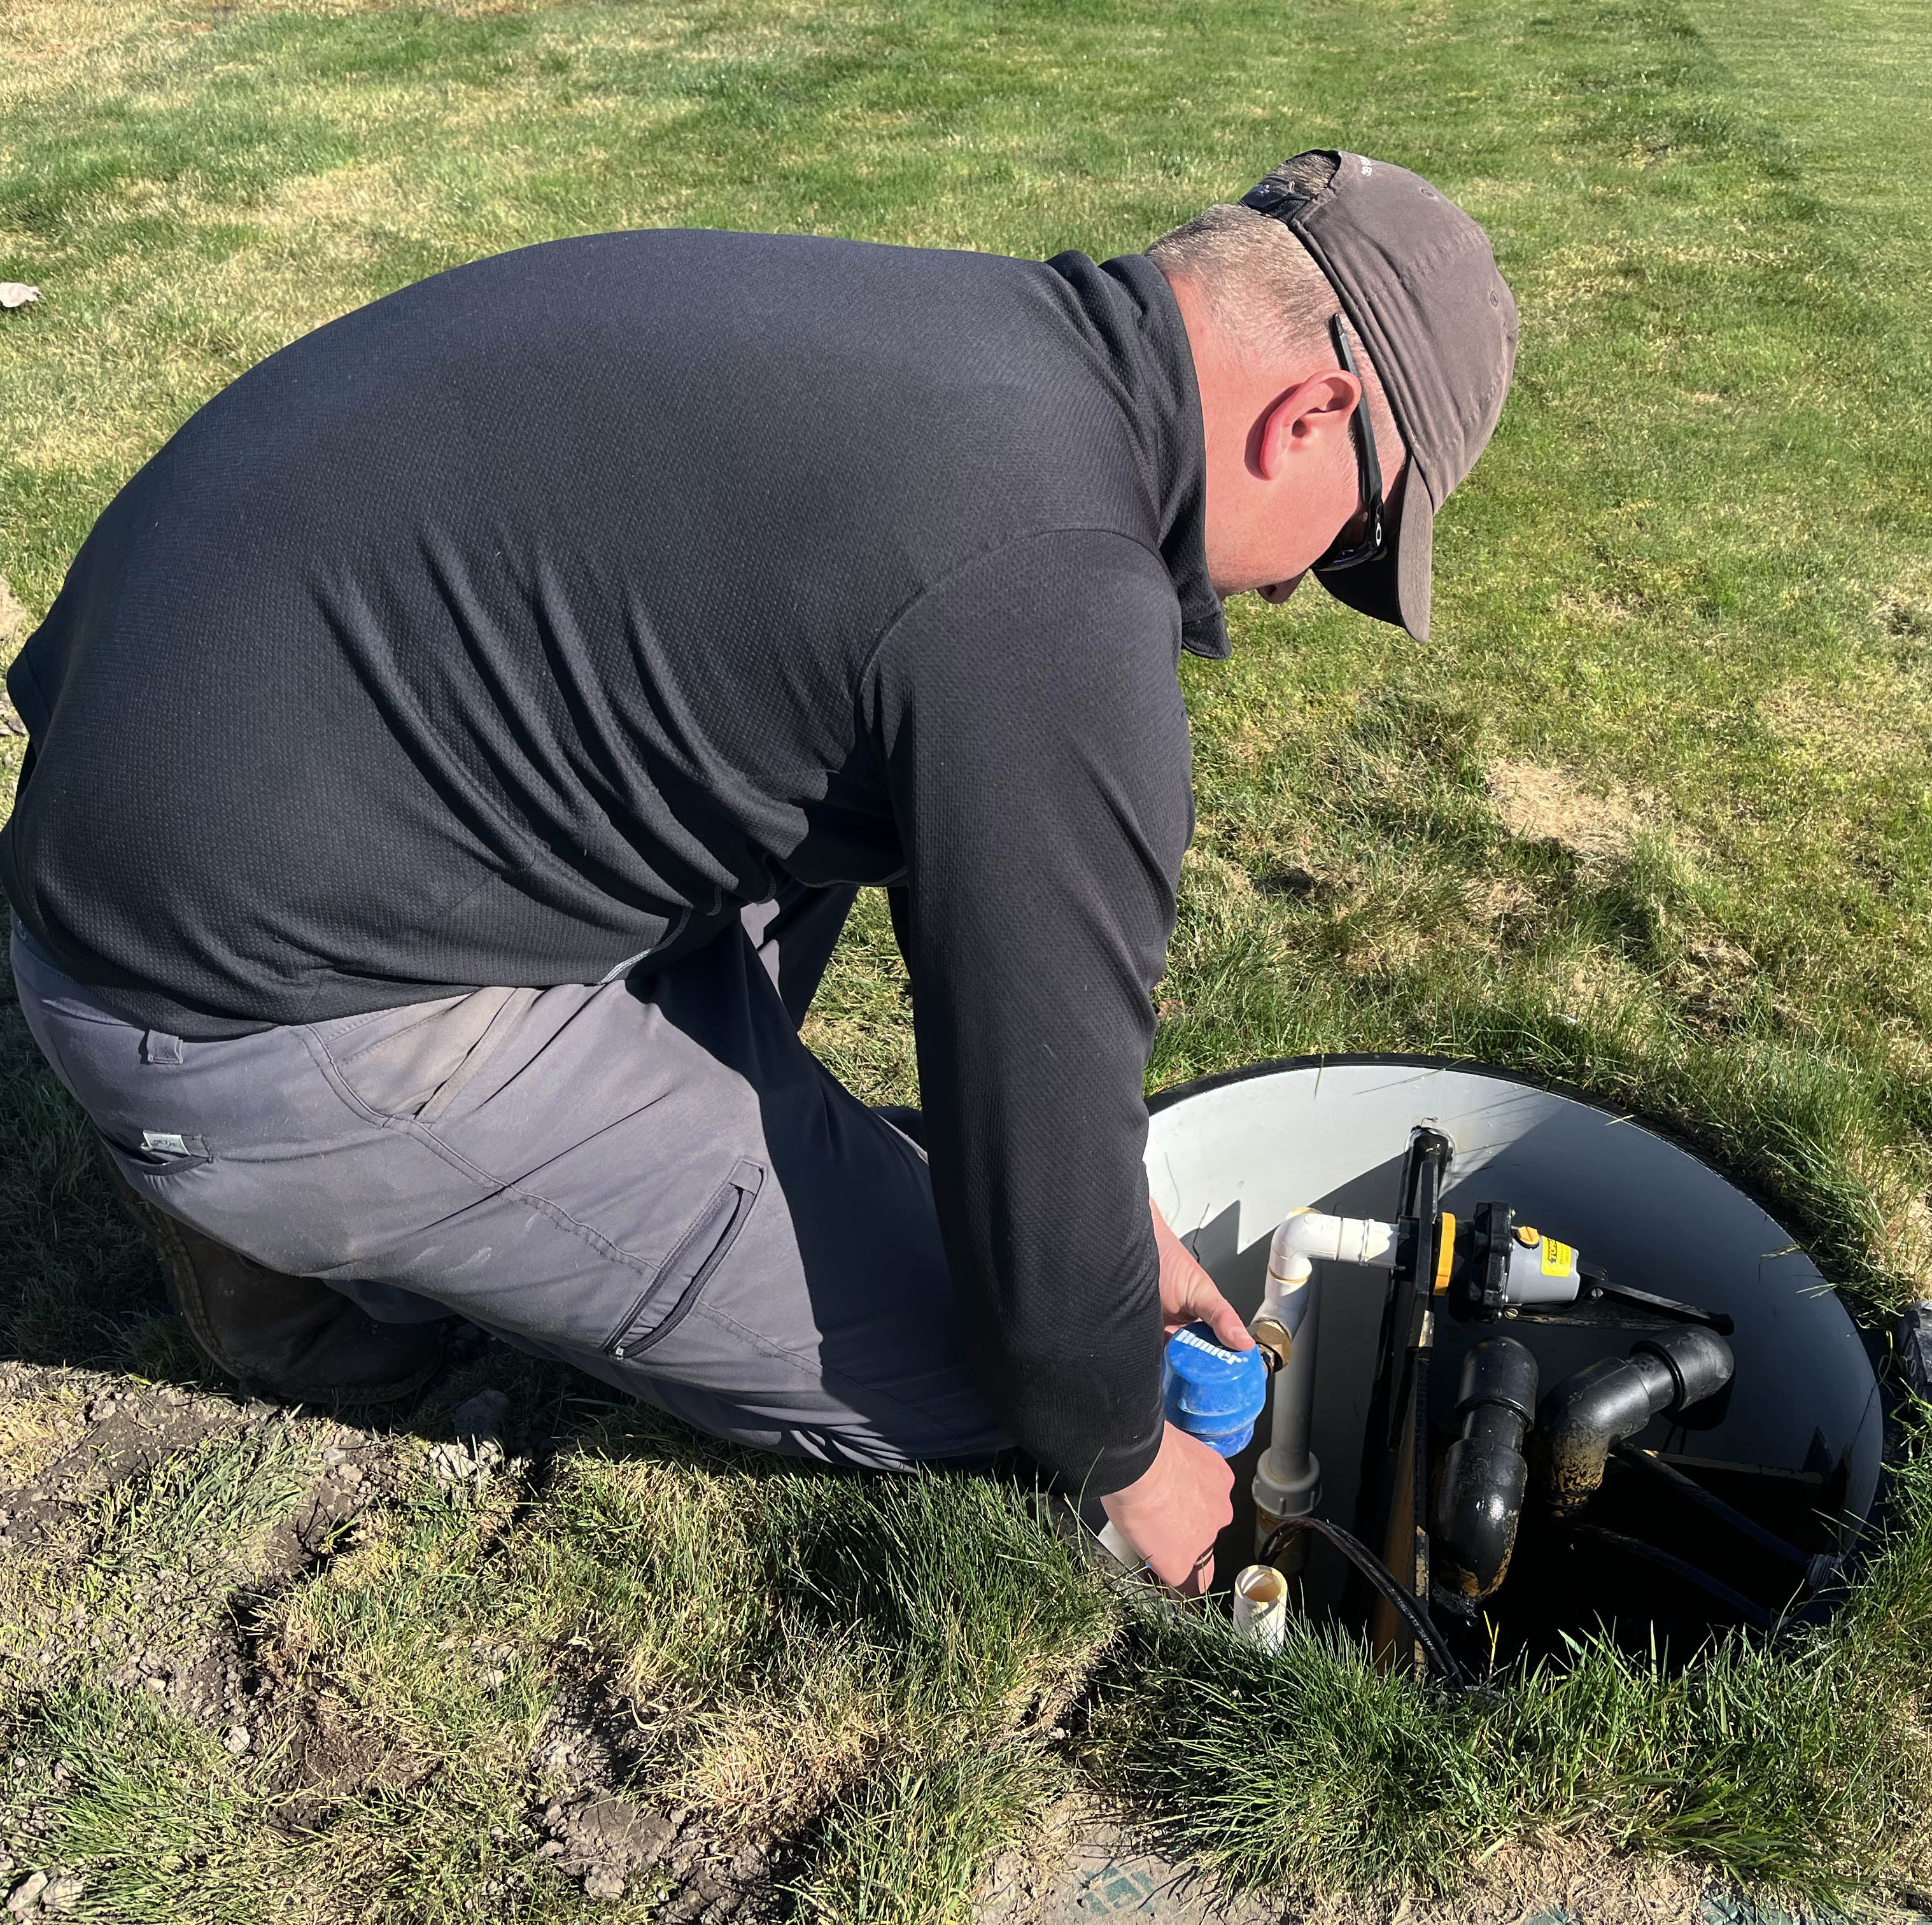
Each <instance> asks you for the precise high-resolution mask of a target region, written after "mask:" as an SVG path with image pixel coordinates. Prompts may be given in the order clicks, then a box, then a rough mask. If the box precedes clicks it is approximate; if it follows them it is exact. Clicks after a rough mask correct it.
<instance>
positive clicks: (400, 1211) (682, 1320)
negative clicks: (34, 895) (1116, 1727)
mask: <svg viewBox="0 0 1932 1925" xmlns="http://www.w3.org/2000/svg"><path fill="white" fill-rule="evenodd" d="M851 900H852V892H850V891H849V890H844V889H819V890H799V889H795V890H793V891H790V892H788V893H787V895H786V896H784V897H781V898H780V899H779V900H778V902H776V903H768V904H760V905H758V906H757V907H754V908H753V909H751V910H747V911H746V912H745V916H744V921H743V925H742V927H741V928H731V929H730V930H728V931H726V933H725V934H724V935H722V936H721V937H719V938H718V940H716V941H715V942H713V943H710V944H709V945H708V946H706V947H705V948H703V949H700V950H698V951H697V952H694V953H693V954H691V955H688V956H687V957H685V958H682V959H681V960H679V961H676V962H673V963H672V964H670V965H669V966H667V967H665V968H664V969H663V970H661V971H659V972H657V973H652V974H644V973H638V972H635V971H634V972H633V973H631V975H630V976H628V977H626V978H625V979H622V980H620V981H617V982H607V983H601V984H597V985H585V986H575V985H567V986H565V987H562V988H552V989H508V988H505V989H479V990H475V991H472V992H471V993H470V994H467V995H463V996H454V997H442V998H440V999H439V1000H436V1001H434V1002H429V1003H415V1004H412V1005H410V1006H408V1007H406V1008H403V1009H386V1010H383V1011H381V1012H379V1013H377V1014H375V1015H362V1016H345V1017H341V1018H336V1019H335V1020H333V1021H328V1022H320V1023H308V1024H299V1025H293V1026H290V1027H285V1028H278V1029H272V1030H264V1031H263V1032H261V1033H259V1034H257V1035H254V1036H241V1037H237V1038H235V1039H232V1040H228V1041H223V1042H190V1041H184V1040H183V1039H181V1038H179V1037H176V1036H169V1035H166V1034H164V1033H161V1032H160V1031H158V1030H145V1031H144V1030H140V1029H138V1028H136V1027H133V1025H132V1024H128V1023H126V1022H124V1021H121V1020H120V1018H118V1017H116V1016H115V1015H112V1014H111V1013H110V1012H108V1011H107V1009H104V1008H103V1007H102V1006H101V1004H100V1003H98V1002H96V1001H95V999H94V998H93V997H92V996H91V995H90V994H89V993H88V991H86V989H84V988H82V987H81V986H80V985H78V984H77V983H75V982H73V981H72V980H71V979H69V978H68V977H67V976H65V975H64V974H62V972H61V971H60V970H58V969H57V968H56V967H55V966H54V965H53V964H52V962H51V961H49V959H48V958H47V957H46V955H45V953H44V952H42V951H41V950H40V949H38V948H37V946H35V945H34V943H31V941H30V940H28V939H27V938H26V937H25V936H24V935H23V934H22V933H21V932H20V931H18V930H17V931H16V932H15V934H14V937H13V970H14V976H15V980H16V982H17V984H18V986H19V989H20V1003H21V1007H22V1009H23V1012H25V1014H26V1018H27V1022H28V1027H29V1028H30V1029H31V1030H32V1032H33V1034H34V1040H35V1041H36V1042H37V1043H38V1044H39V1045H40V1048H41V1050H42V1051H43V1052H44V1054H46V1057H47V1060H48V1061H49V1063H51V1064H52V1066H53V1067H54V1069H55V1072H56V1073H57V1074H58V1075H59V1077H60V1078H61V1080H62V1082H64V1083H65V1084H66V1085H67V1087H68V1090H70V1091H71V1093H72V1094H73V1095H74V1097H75V1099H76V1100H77V1102H79V1103H80V1105H81V1107H82V1108H83V1109H84V1110H86V1112H87V1113H88V1114H89V1116H90V1117H92V1119H93V1121H94V1123H95V1126H96V1127H97V1128H98V1129H99V1130H100V1132H101V1135H102V1136H103V1137H104V1138H105V1139H106V1141H107V1146H108V1148H109V1150H110V1151H111V1153H113V1156H114V1159H115V1162H117V1163H118V1165H119V1166H120V1168H121V1171H122V1172H123V1173H124V1174H125V1175H126V1177H127V1180H128V1181H129V1182H130V1183H132V1184H133V1186H134V1187H135V1188H136V1189H137V1190H139V1192H141V1193H142V1195H145V1196H146V1197H148V1198H150V1199H151V1201H153V1202H154V1203H155V1204H158V1205H159V1206H160V1207H161V1208H162V1209H163V1210H167V1211H169V1212H170V1213H172V1214H173V1215H174V1216H177V1217H178V1218H180V1219H182V1220H183V1221H184V1222H187V1223H188V1224H190V1225H192V1226H193V1228H196V1229H198V1230H200V1231H204V1232H205V1234H208V1236H211V1237H214V1238H216V1239H217V1240H219V1241H220V1242H222V1243H226V1244H228V1245H229V1246H231V1247H233V1248H234V1249H239V1250H240V1251H242V1252H243V1253H244V1254H245V1255H248V1256H250V1257H252V1258H254V1259H255V1261H257V1262H258V1263H261V1264H266V1265H267V1266H268V1267H269V1268H270V1269H272V1270H278V1271H281V1272H282V1273H284V1274H285V1275H289V1276H308V1277H315V1278H319V1279H321V1280H322V1281H323V1282H326V1283H328V1284H329V1285H332V1287H334V1288H336V1289H338V1290H340V1291H342V1292H343V1293H344V1294H345V1295H347V1296H349V1297H353V1298H354V1299H355V1300H356V1302H358V1303H360V1304H361V1305H362V1306H363V1308H364V1309H366V1310H367V1311H368V1312H369V1313H370V1314H371V1315H373V1316H374V1317H376V1318H379V1319H383V1320H386V1321H390V1322H397V1323H407V1322H415V1321H424V1320H426V1319H427V1318H431V1317H434V1316H440V1315H444V1314H446V1312H449V1311H457V1312H460V1313H461V1314H462V1315H463V1316H465V1317H467V1318H470V1319H471V1320H472V1321H473V1322H475V1323H477V1324H481V1326H483V1327H484V1328H486V1329H487V1330H493V1331H494V1332H496V1333H497V1334H499V1336H502V1337H504V1338H505V1339H508V1341H510V1342H512V1343H514V1344H516V1345H519V1346H520V1348H523V1349H526V1350H528V1351H533V1352H535V1353H536V1354H539V1355H542V1356H547V1357H555V1358H559V1359H561V1360H565V1361H567V1362H568V1363H574V1364H576V1365H578V1366H580V1367H581V1368H582V1369H585V1370H586V1371H588V1372H590V1373H591V1374H592V1375H593V1376H595V1377H598V1378H602V1379H603V1381H604V1382H606V1383H607V1384H613V1385H615V1386H616V1387H617V1388H618V1389H619V1390H624V1391H626V1392H628V1393H630V1394H631V1395H632V1396H636V1397H638V1398H640V1399H643V1400H644V1401H645V1402H649V1403H651V1404H654V1405H657V1406H658V1407H659V1408H661V1409H664V1410H666V1411H670V1412H671V1413H672V1414H674V1415H676V1416H677V1417H682V1418H683V1419H684V1420H685V1421H687V1422H688V1423H691V1424H694V1425H695V1426H697V1427H698V1428H699V1429H703V1430H706V1431H709V1432H712V1433H713V1434H714V1435H719V1436H724V1437H730V1438H738V1439H739V1440H741V1441H744V1442H746V1443H748V1444H755V1445H758V1446H760V1447H763V1448H766V1449H768V1450H782V1451H787V1452H792V1453H798V1454H800V1455H803V1456H811V1457H816V1458H819V1459H825V1460H827V1461H830V1462H840V1463H847V1464H859V1465H875V1466H883V1467H888V1468H904V1466H906V1465H910V1464H912V1463H914V1462H922V1461H933V1460H943V1459H952V1460H959V1459H979V1458H983V1457H986V1456H990V1455H991V1454H992V1453H995V1452H997V1451H998V1450H1000V1449H1001V1447H1003V1446H1004V1444H1005V1442H1006V1439H1005V1438H1004V1436H1003V1435H1002V1433H1001V1428H1000V1424H999V1421H998V1418H997V1417H995V1414H994V1413H993V1411H992V1409H991V1408H990V1407H989V1405H988V1404H987V1403H986V1400H985V1399H984V1398H983V1396H982V1395H981V1394H980V1390H979V1389H978V1388H977V1385H976V1384H975V1383H974V1381H973V1379H972V1378H971V1376H970V1375H969V1374H968V1371H967V1369H966V1366H965V1363H964V1361H963V1359H962V1353H961V1345H960V1341H959V1319H958V1315H957V1311H956V1306H955V1302H954V1297H953V1285H952V1282H951V1279H950V1276H949V1274H948V1272H947V1265H946V1261H945V1258H944V1253H943V1252H942V1250H941V1246H940V1240H939V1230H938V1222H937V1220H936V1219H935V1215H934V1211H933V1204H932V1185H931V1183H930V1181H929V1179H928V1176H927V1173H926V1161H925V1158H924V1156H922V1154H921V1153H920V1152H919V1150H918V1149H917V1148H916V1147H915V1146H914V1145H913V1143H912V1142H911V1141H910V1140H909V1139H908V1138H906V1137H904V1136H903V1135H901V1134H900V1133H899V1132H898V1131H897V1130H895V1129H893V1128H892V1126H891V1125H890V1124H889V1123H886V1121H885V1120H883V1118H881V1117H879V1116H877V1115H876V1114H874V1113H873V1112H872V1111H870V1110H868V1108H866V1107H865V1105H864V1104H862V1102H859V1100H858V1099H856V1097H854V1096H852V1095H851V1094H850V1093H849V1092H848V1091H847V1090H845V1089H844V1088H843V1087H841V1086H840V1084H838V1082H837V1081H835V1079H834V1078H833V1077H832V1075H830V1074H829V1072H827V1071H826V1069H825V1068H824V1066H823V1065H822V1064H821V1063H820V1062H819V1061H818V1060H817V1058H816V1057H814V1056H813V1055H812V1054H811V1051H809V1050H808V1049H807V1048H805V1045H803V1044H802V1042H800V1041H799V1037H798V1025H799V1022H800V1021H802V1019H803V1017H804V1013H805V1006H806V1004H807V1003H809V1001H810V1000H811V993H812V991H813V989H814V988H815V987H816V986H817V982H818V979H819V976H820V974H821V973H823V970H824V967H825V965H826V961H827V960H828V959H829V956H830V955H831V952H832V945H833V943H835V941H836V940H837V938H838V930H839V928H840V927H841V925H842V924H843V923H844V919H845V914H846V911H847V909H848V908H849V907H850V903H851Z"/></svg>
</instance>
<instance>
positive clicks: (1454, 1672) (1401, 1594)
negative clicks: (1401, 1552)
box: [1261, 1517, 1469, 1691]
mask: <svg viewBox="0 0 1932 1925" xmlns="http://www.w3.org/2000/svg"><path fill="white" fill-rule="evenodd" d="M1298 1531H1312V1532H1313V1534H1315V1535H1316V1537H1320V1538H1322V1539H1325V1540H1326V1541H1327V1542H1328V1543H1331V1544H1332V1545H1334V1547H1335V1548H1336V1549H1337V1550H1338V1551H1340V1552H1341V1554H1342V1555H1343V1557H1345V1558H1347V1559H1348V1561H1349V1563H1350V1564H1353V1565H1354V1566H1355V1568H1356V1570H1358V1571H1360V1572H1361V1574H1362V1575H1363V1576H1364V1577H1365V1578H1367V1579H1368V1581H1369V1582H1370V1583H1371V1584H1372V1585H1374V1586H1375V1588H1376V1590H1377V1591H1379V1592H1380V1593H1381V1594H1382V1596H1383V1597H1385V1598H1386V1599H1387V1600H1388V1602H1389V1603H1391V1605H1392V1606H1394V1608H1395V1612H1396V1615H1397V1616H1398V1617H1399V1618H1401V1620H1402V1621H1403V1623H1404V1624H1406V1625H1407V1626H1408V1627H1409V1632H1410V1633H1411V1635H1412V1636H1413V1637H1414V1638H1415V1642H1417V1643H1418V1645H1421V1647H1422V1648H1423V1650H1424V1652H1425V1653H1426V1654H1427V1657H1428V1659H1429V1662H1430V1664H1431V1665H1432V1666H1433V1667H1434V1669H1435V1671H1436V1675H1437V1676H1438V1677H1439V1678H1441V1679H1442V1681H1443V1683H1444V1684H1446V1685H1448V1687H1449V1688H1450V1689H1451V1690H1452V1691H1466V1690H1468V1689H1469V1680H1468V1679H1467V1678H1465V1677H1464V1676H1463V1667H1462V1666H1460V1664H1458V1663H1457V1662H1456V1654H1455V1653H1454V1652H1453V1651H1451V1650H1450V1648H1449V1647H1448V1645H1446V1644H1445V1643H1444V1642H1443V1641H1442V1633H1441V1632H1440V1631H1439V1630H1436V1627H1435V1626H1434V1625H1433V1624H1431V1623H1430V1621H1429V1616H1428V1614H1427V1612H1425V1611H1424V1610H1423V1609H1422V1608H1421V1605H1420V1603H1418V1601H1417V1600H1415V1598H1413V1597H1410V1595H1409V1593H1408V1592H1407V1591H1405V1590H1403V1588H1402V1585H1401V1584H1400V1582H1399V1581H1398V1580H1397V1578H1396V1576H1395V1574H1394V1572H1392V1571H1391V1570H1390V1569H1389V1567H1388V1565H1386V1564H1384V1563H1383V1562H1382V1560H1381V1558H1379V1557H1377V1556H1376V1554H1375V1553H1374V1552H1373V1551H1371V1550H1370V1549H1369V1547H1368V1546H1367V1545H1366V1544H1364V1543H1363V1542H1362V1540H1361V1539H1360V1538H1359V1537H1357V1536H1356V1535H1355V1533H1354V1532H1353V1531H1344V1530H1343V1528H1342V1527H1341V1526H1340V1525H1339V1524H1331V1523H1330V1522H1328V1519H1326V1518H1323V1517H1284V1518H1283V1519H1282V1521H1281V1522H1280V1523H1279V1524H1277V1525H1276V1526H1275V1528H1274V1530H1272V1531H1270V1532H1269V1534H1268V1542H1267V1543H1265V1544H1264V1545H1263V1546H1262V1555H1261V1561H1262V1563H1263V1564H1273V1563H1274V1561H1275V1557H1276V1555H1277V1552H1280V1549H1282V1547H1283V1545H1284V1544H1285V1543H1286V1542H1287V1540H1289V1538H1290V1537H1293V1536H1294V1535H1295V1534H1296V1533H1297V1532H1298Z"/></svg>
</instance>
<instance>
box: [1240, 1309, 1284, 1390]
mask: <svg viewBox="0 0 1932 1925" xmlns="http://www.w3.org/2000/svg"><path fill="white" fill-rule="evenodd" d="M1248 1334H1249V1335H1250V1336H1252V1337H1253V1339H1254V1340H1255V1348H1256V1349H1257V1350H1258V1351H1260V1352H1261V1354H1262V1362H1263V1363H1265V1364H1266V1365H1267V1366H1268V1375H1270V1376H1271V1377H1272V1376H1273V1375H1274V1374H1275V1372H1277V1370H1279V1369H1280V1368H1281V1367H1282V1366H1283V1364H1285V1363H1287V1361H1288V1360H1289V1357H1291V1356H1292V1355H1293V1354H1294V1351H1295V1339H1293V1338H1292V1336H1289V1333H1288V1332H1287V1330H1286V1329H1284V1328H1283V1326H1282V1325H1281V1324H1278V1323H1277V1322H1276V1321H1275V1320H1274V1318H1272V1317H1257V1318H1256V1319H1255V1321H1253V1323H1252V1324H1250V1325H1249V1326H1248Z"/></svg>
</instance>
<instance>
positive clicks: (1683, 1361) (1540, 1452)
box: [1535, 1324, 1736, 1517]
mask: <svg viewBox="0 0 1932 1925" xmlns="http://www.w3.org/2000/svg"><path fill="white" fill-rule="evenodd" d="M1735 1368H1736V1364H1735V1362H1734V1360H1733V1357H1732V1355H1731V1347H1730V1345H1729V1344H1727V1343H1726V1342H1725V1341H1724V1339H1723V1338H1722V1337H1721V1336H1718V1334H1717V1333H1716V1332H1715V1330H1705V1329H1703V1328H1702V1327H1700V1326H1698V1325H1697V1324H1687V1325H1685V1327H1684V1328H1683V1329H1682V1330H1671V1331H1669V1332H1667V1333H1665V1334H1664V1335H1663V1336H1656V1337H1646V1338H1645V1339H1643V1342H1641V1343H1638V1344H1636V1345H1633V1346H1632V1347H1631V1354H1630V1355H1629V1356H1628V1357H1600V1358H1598V1360H1597V1361H1596V1362H1595V1363H1592V1364H1589V1365H1586V1366H1585V1367H1584V1368H1583V1369H1581V1370H1580V1371H1578V1372H1577V1373H1576V1375H1574V1376H1573V1377H1566V1378H1565V1379H1564V1380H1563V1381H1562V1383H1561V1384H1558V1385H1557V1386H1556V1388H1555V1389H1554V1390H1552V1391H1551V1392H1550V1394H1549V1396H1547V1397H1545V1398H1544V1400H1543V1402H1542V1405H1541V1408H1539V1410H1538V1412H1537V1432H1536V1444H1535V1452H1536V1468H1537V1473H1538V1477H1537V1481H1538V1483H1539V1485H1541V1487H1542V1489H1543V1492H1544V1495H1545V1497H1546V1498H1547V1500H1548V1501H1549V1505H1550V1511H1551V1513H1552V1514H1553V1516H1557V1517H1568V1516H1571V1515H1572V1514H1573V1513H1575V1512H1577V1511H1579V1510H1581V1509H1582V1508H1583V1506H1584V1505H1585V1504H1588V1503H1589V1501H1590V1500H1591V1498H1593V1497H1595V1495H1596V1494H1597V1492H1598V1489H1600V1488H1601V1486H1602V1484H1603V1481H1604V1462H1605V1460H1606V1459H1607V1458H1608V1457H1609V1456H1610V1450H1611V1448H1612V1447H1613V1445H1616V1444H1622V1442H1623V1441H1625V1438H1632V1437H1634V1436H1636V1435H1637V1432H1639V1431H1640V1430H1641V1429H1643V1427H1644V1426H1645V1425H1646V1424H1647V1423H1649V1421H1650V1420H1651V1419H1652V1417H1656V1416H1658V1414H1661V1413H1662V1414H1669V1415H1670V1416H1672V1417H1675V1416H1677V1415H1678V1414H1679V1413H1681V1412H1682V1411H1684V1410H1685V1409H1686V1408H1688V1407H1689V1406H1690V1405H1693V1404H1696V1403H1699V1402H1702V1401H1703V1399H1705V1398H1706V1397H1710V1396H1715V1395H1716V1394H1717V1393H1718V1391H1720V1390H1722V1389H1723V1388H1724V1386H1725V1385H1726V1384H1728V1383H1729V1382H1730V1381H1731V1373H1732V1371H1733V1369H1735Z"/></svg>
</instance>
